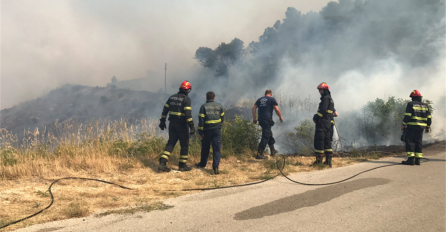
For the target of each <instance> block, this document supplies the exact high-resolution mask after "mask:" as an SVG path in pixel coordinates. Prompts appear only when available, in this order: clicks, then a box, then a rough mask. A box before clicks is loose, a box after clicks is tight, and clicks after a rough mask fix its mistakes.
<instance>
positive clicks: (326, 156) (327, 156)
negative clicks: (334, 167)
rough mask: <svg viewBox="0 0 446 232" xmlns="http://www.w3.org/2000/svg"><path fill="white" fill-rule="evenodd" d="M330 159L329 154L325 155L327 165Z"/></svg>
mask: <svg viewBox="0 0 446 232" xmlns="http://www.w3.org/2000/svg"><path fill="white" fill-rule="evenodd" d="M328 159H329V154H325V161H324V164H325V165H328Z"/></svg>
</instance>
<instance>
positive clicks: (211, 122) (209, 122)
mask: <svg viewBox="0 0 446 232" xmlns="http://www.w3.org/2000/svg"><path fill="white" fill-rule="evenodd" d="M219 122H221V119H218V120H209V121H205V122H204V123H205V124H214V123H219Z"/></svg>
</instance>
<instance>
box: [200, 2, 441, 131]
mask: <svg viewBox="0 0 446 232" xmlns="http://www.w3.org/2000/svg"><path fill="white" fill-rule="evenodd" d="M444 3H445V2H444V1H443V0H429V1H418V0H373V1H372V0H366V1H362V0H355V1H353V0H339V2H330V3H328V4H327V5H326V6H325V7H323V8H322V9H321V11H320V12H319V13H315V12H309V13H306V14H302V13H301V12H300V11H298V9H296V8H292V7H290V8H288V9H287V11H286V13H285V18H284V19H283V20H281V21H276V22H275V23H274V24H273V25H274V26H272V27H268V28H266V29H265V31H264V33H263V35H261V36H260V37H259V40H258V41H254V42H252V43H250V44H249V46H247V47H246V49H245V55H244V57H243V58H240V59H239V62H238V63H236V64H234V65H232V66H229V68H228V72H227V74H226V77H217V78H215V77H213V76H212V72H210V73H206V74H205V75H204V76H202V77H200V78H198V80H200V83H199V85H200V87H202V88H204V89H206V88H210V90H213V91H216V92H217V96H218V95H219V94H220V96H222V98H221V101H222V102H223V103H226V104H234V103H235V102H237V101H239V100H240V99H253V98H255V97H259V96H261V95H262V94H263V91H264V90H265V89H267V88H268V89H272V90H273V93H275V94H285V95H297V96H301V98H305V97H306V96H311V98H312V99H313V100H315V101H318V99H319V93H318V92H317V90H316V86H317V85H318V84H319V83H321V82H327V83H328V84H329V86H330V90H331V92H332V97H333V98H334V101H335V108H336V109H337V110H338V112H339V113H340V114H341V116H342V115H343V114H344V115H347V113H349V111H354V110H358V109H359V108H360V107H362V106H364V105H365V104H366V103H367V102H369V101H373V100H375V99H376V98H384V99H386V98H387V97H389V96H395V97H396V98H402V99H409V97H408V95H409V94H410V92H411V91H413V90H414V89H418V90H420V91H421V93H422V94H423V96H424V98H425V99H429V100H431V101H433V102H434V108H435V107H436V106H437V104H438V103H440V104H442V103H443V104H444V98H445V87H446V79H445V75H446V73H445V61H446V59H445V42H444V41H445V40H444V39H445V25H446V24H445V4H444ZM271 25H272V24H271ZM227 42H229V41H227ZM214 47H216V46H214ZM203 79H205V80H204V81H203ZM217 86H218V87H220V86H223V88H217ZM200 94H201V93H200ZM442 99H443V100H442ZM437 108H438V109H444V106H441V105H439V106H438V107H437ZM314 110H315V111H316V109H314ZM295 116H296V115H284V118H285V120H290V121H294V122H295V123H294V124H293V125H290V126H289V128H290V129H291V128H292V126H294V125H297V123H298V122H299V121H301V120H302V119H304V118H298V117H295ZM445 118H446V117H445V114H444V110H443V112H442V111H441V110H439V111H436V112H435V111H434V123H436V124H437V125H436V126H438V128H439V129H440V131H441V130H443V131H444V129H443V128H445V125H444V121H445ZM346 120H348V119H346ZM352 124H353V122H352ZM342 129H343V131H345V130H356V129H358V128H357V127H353V126H352V127H351V128H342Z"/></svg>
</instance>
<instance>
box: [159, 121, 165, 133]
mask: <svg viewBox="0 0 446 232" xmlns="http://www.w3.org/2000/svg"><path fill="white" fill-rule="evenodd" d="M159 127H160V129H161V130H164V129H166V128H167V127H166V120H162V119H161V120H160V125H159Z"/></svg>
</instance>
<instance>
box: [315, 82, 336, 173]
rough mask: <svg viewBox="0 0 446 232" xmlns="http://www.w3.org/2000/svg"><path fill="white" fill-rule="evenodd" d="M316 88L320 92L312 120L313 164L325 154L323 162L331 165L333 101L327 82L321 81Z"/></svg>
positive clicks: (318, 162) (318, 161) (319, 161)
mask: <svg viewBox="0 0 446 232" xmlns="http://www.w3.org/2000/svg"><path fill="white" fill-rule="evenodd" d="M317 89H318V90H319V93H320V94H321V102H320V103H319V108H318V110H317V113H316V114H315V115H314V116H313V122H314V123H315V124H316V131H315V135H314V150H315V153H316V154H315V155H316V161H315V162H314V164H321V163H322V160H323V157H324V154H325V163H326V164H328V165H329V166H330V167H331V159H332V155H333V150H332V148H331V142H332V136H333V124H334V120H333V113H334V102H333V99H332V98H331V93H330V90H329V87H328V85H327V83H325V82H322V83H321V84H319V85H318V86H317Z"/></svg>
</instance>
